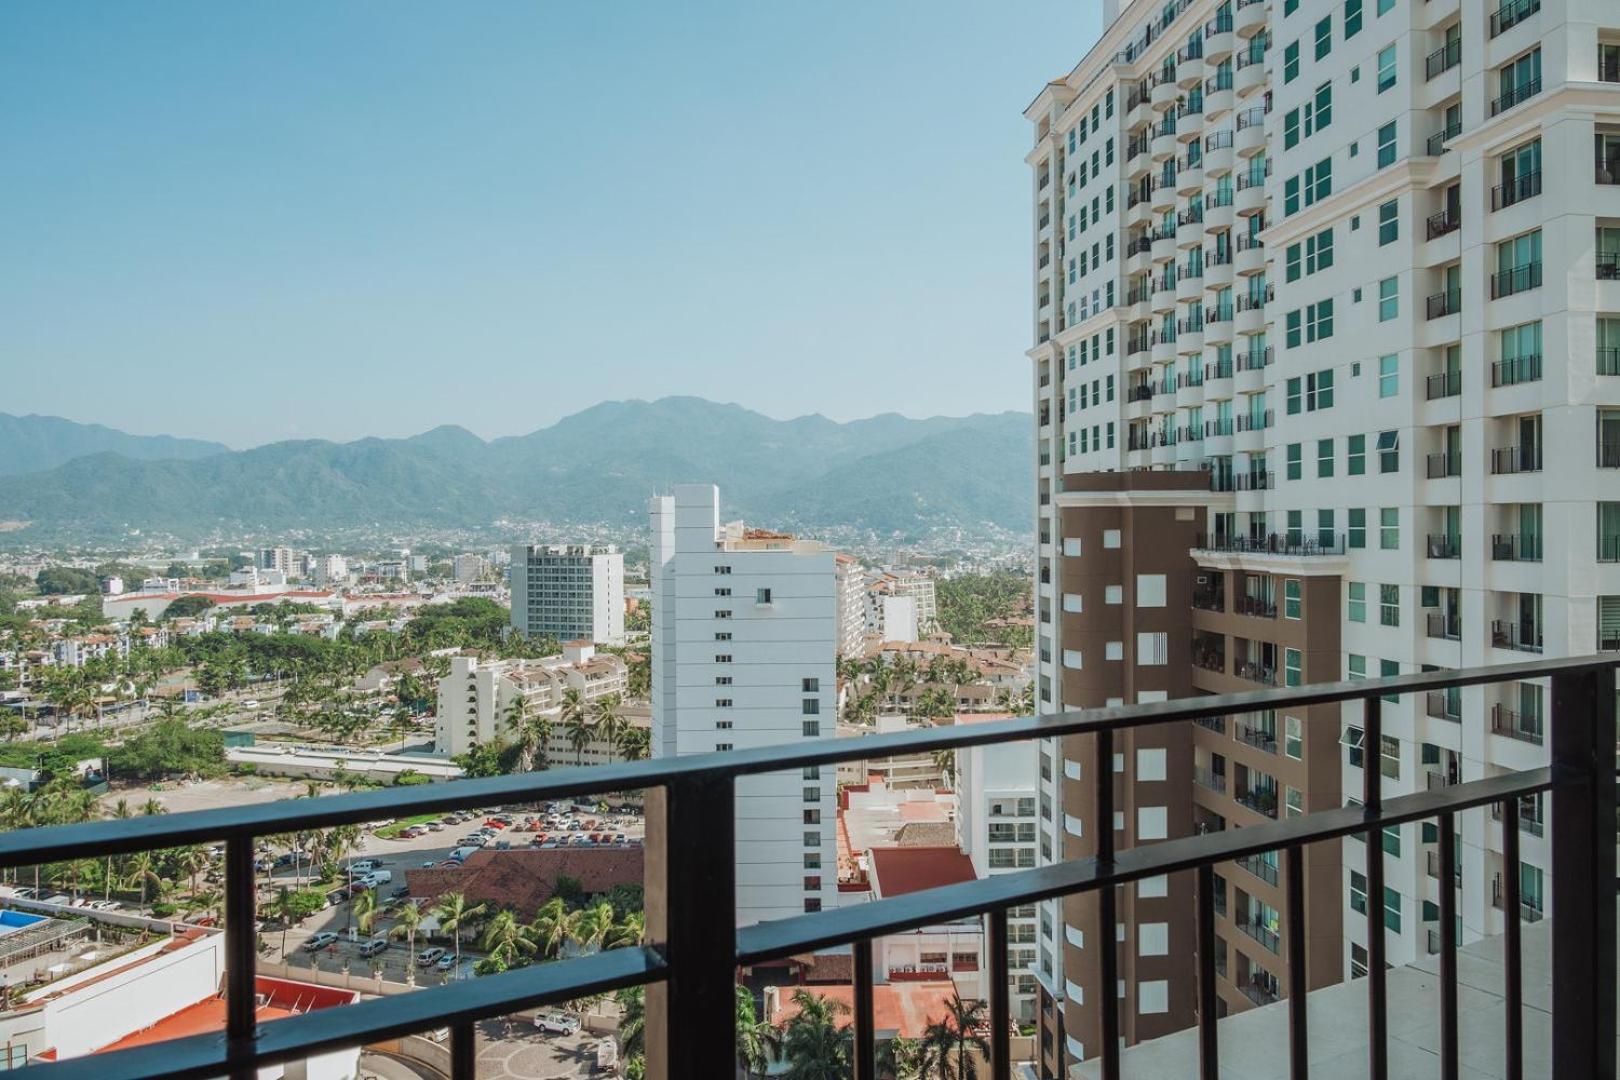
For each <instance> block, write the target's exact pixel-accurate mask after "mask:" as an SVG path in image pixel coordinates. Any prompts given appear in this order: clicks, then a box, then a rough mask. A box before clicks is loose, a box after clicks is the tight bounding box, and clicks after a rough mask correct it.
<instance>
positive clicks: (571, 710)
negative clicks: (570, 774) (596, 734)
mask: <svg viewBox="0 0 1620 1080" xmlns="http://www.w3.org/2000/svg"><path fill="white" fill-rule="evenodd" d="M562 722H563V725H564V727H565V728H566V729H567V731H568V742H569V744H570V745H572V746H573V748H574V764H575V765H583V764H585V744H586V743H588V742H590V741H591V716H590V712H589V711H588V710H587V709H586V707H585V698H584V695H582V694H581V693H580V692H579V689H578V688H577V687H573V686H570V687H569V688H568V689H567V690H564V691H563V696H562Z"/></svg>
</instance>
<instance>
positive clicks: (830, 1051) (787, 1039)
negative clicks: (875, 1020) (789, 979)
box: [782, 989, 853, 1080]
mask: <svg viewBox="0 0 1620 1080" xmlns="http://www.w3.org/2000/svg"><path fill="white" fill-rule="evenodd" d="M793 1003H794V1004H795V1005H797V1006H798V1007H799V1011H798V1013H797V1014H796V1015H795V1016H794V1017H793V1019H791V1020H789V1021H788V1022H787V1027H786V1029H785V1030H784V1031H783V1032H782V1056H783V1057H784V1058H785V1059H786V1060H787V1065H788V1067H787V1071H786V1072H785V1073H783V1074H782V1075H783V1076H784V1077H786V1078H787V1080H843V1078H844V1077H845V1076H847V1075H848V1074H849V1072H850V1066H851V1062H850V1059H851V1057H852V1056H853V1047H852V1039H853V1035H852V1032H851V1031H850V1028H849V1025H848V1024H845V1025H844V1026H843V1027H839V1026H838V1017H839V1015H840V1014H842V1013H846V1012H848V1011H849V1006H847V1005H845V1004H844V1003H843V1002H841V1001H836V1000H834V999H832V998H825V997H821V996H819V995H817V994H812V993H810V992H809V991H807V990H803V989H800V990H795V991H794V992H793Z"/></svg>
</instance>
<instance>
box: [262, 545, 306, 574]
mask: <svg viewBox="0 0 1620 1080" xmlns="http://www.w3.org/2000/svg"><path fill="white" fill-rule="evenodd" d="M303 568H304V560H303V558H302V557H301V556H300V555H299V554H298V553H297V552H295V551H294V550H293V549H292V548H285V547H275V548H261V549H260V550H259V569H261V570H280V571H281V572H282V573H283V574H285V575H286V576H288V577H294V576H296V575H298V574H299V573H301V572H302V571H303Z"/></svg>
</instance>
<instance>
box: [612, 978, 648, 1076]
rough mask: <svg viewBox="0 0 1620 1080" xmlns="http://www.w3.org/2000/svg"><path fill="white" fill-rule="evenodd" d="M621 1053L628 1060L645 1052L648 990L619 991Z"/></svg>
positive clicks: (635, 988) (633, 987) (630, 988)
mask: <svg viewBox="0 0 1620 1080" xmlns="http://www.w3.org/2000/svg"><path fill="white" fill-rule="evenodd" d="M619 1010H620V1011H619V1051H620V1052H621V1053H622V1054H624V1056H625V1057H626V1058H632V1057H636V1056H637V1055H639V1054H641V1053H643V1052H645V1050H646V1048H647V1043H646V1019H647V995H646V988H645V987H641V986H631V987H628V988H626V989H624V990H620V991H619Z"/></svg>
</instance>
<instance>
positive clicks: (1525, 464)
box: [1491, 443, 1541, 476]
mask: <svg viewBox="0 0 1620 1080" xmlns="http://www.w3.org/2000/svg"><path fill="white" fill-rule="evenodd" d="M1540 471H1541V445H1540V444H1539V443H1536V444H1533V445H1530V446H1499V447H1497V448H1495V449H1494V450H1492V451H1491V472H1492V473H1493V474H1495V475H1497V476H1504V475H1507V474H1511V473H1523V472H1540Z"/></svg>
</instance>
